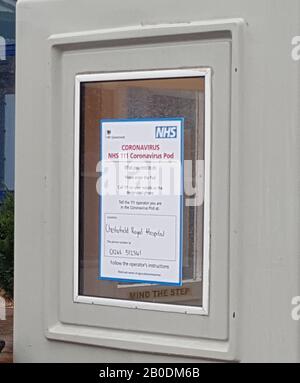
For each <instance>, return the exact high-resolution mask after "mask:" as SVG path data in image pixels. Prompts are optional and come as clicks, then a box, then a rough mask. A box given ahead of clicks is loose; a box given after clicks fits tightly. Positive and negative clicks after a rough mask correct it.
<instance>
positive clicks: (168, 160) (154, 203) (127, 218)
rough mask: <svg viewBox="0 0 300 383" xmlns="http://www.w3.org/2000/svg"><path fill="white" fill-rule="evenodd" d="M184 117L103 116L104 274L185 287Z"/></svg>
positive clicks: (101, 226) (101, 258)
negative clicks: (110, 117) (183, 238)
mask: <svg viewBox="0 0 300 383" xmlns="http://www.w3.org/2000/svg"><path fill="white" fill-rule="evenodd" d="M183 129H184V120H183V118H159V119H133V120H101V122H100V141H101V145H100V168H99V169H98V170H99V171H100V175H101V177H100V179H99V185H98V186H99V194H100V198H99V205H100V211H99V278H100V279H106V280H116V281H120V282H135V283H136V282H142V283H159V284H171V285H181V279H182V275H181V274H182V219H183V217H182V211H183V147H184V146H183V138H184V134H183Z"/></svg>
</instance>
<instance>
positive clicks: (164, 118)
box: [98, 117, 184, 286]
mask: <svg viewBox="0 0 300 383" xmlns="http://www.w3.org/2000/svg"><path fill="white" fill-rule="evenodd" d="M140 121H142V122H143V121H149V122H156V123H158V122H167V121H170V122H172V121H177V122H180V164H181V170H180V176H181V182H180V191H181V194H180V197H179V212H180V216H179V225H180V230H179V232H180V236H179V262H178V268H179V270H178V274H179V281H178V282H177V283H176V282H161V281H151V280H150V281H149V280H148V281H147V280H138V279H136V280H133V279H126V278H113V277H103V276H102V275H101V238H102V235H101V227H102V225H101V217H102V213H101V210H102V209H103V198H102V197H101V195H100V196H99V197H100V198H99V199H100V212H99V215H100V217H99V238H100V243H99V277H98V279H99V280H103V281H115V282H127V283H129V282H132V283H149V284H159V285H164V286H182V262H183V195H184V185H183V182H184V172H183V169H184V117H157V118H154V117H153V118H148V117H147V118H113V119H101V120H100V141H101V142H100V162H101V164H102V160H103V159H102V152H103V149H102V134H103V133H102V132H103V130H102V129H103V123H106V122H119V123H122V122H136V123H138V122H140Z"/></svg>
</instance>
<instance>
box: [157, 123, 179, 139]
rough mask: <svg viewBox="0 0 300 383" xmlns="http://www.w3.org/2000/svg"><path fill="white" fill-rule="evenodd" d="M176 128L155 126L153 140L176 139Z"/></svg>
mask: <svg viewBox="0 0 300 383" xmlns="http://www.w3.org/2000/svg"><path fill="white" fill-rule="evenodd" d="M176 137H177V126H156V127H155V138H176Z"/></svg>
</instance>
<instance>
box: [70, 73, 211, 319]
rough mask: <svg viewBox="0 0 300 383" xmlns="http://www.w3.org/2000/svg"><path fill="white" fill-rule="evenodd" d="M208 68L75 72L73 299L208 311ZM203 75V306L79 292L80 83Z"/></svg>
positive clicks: (207, 312)
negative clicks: (115, 297)
mask: <svg viewBox="0 0 300 383" xmlns="http://www.w3.org/2000/svg"><path fill="white" fill-rule="evenodd" d="M211 73H212V70H211V68H182V69H165V70H151V71H128V72H113V73H112V72H111V73H107V72H105V73H86V74H78V75H76V76H75V99H74V101H75V102H74V114H75V116H74V270H73V271H74V274H73V283H74V285H73V300H74V302H77V303H88V304H96V305H103V306H117V307H125V308H133V309H142V310H152V311H153V310H154V311H167V312H174V313H183V314H196V315H206V316H207V315H208V314H209V267H210V182H211V181H210V178H211V177H210V175H211ZM182 77H204V79H205V92H204V97H205V124H204V130H205V134H204V136H205V143H204V145H205V150H204V152H205V158H204V161H205V169H204V171H205V179H204V228H203V275H202V285H203V288H202V302H203V304H202V306H201V307H196V306H180V305H174V304H164V303H152V302H138V301H130V300H121V299H112V298H101V297H89V296H83V295H79V165H80V164H79V161H80V157H79V155H80V85H81V83H82V82H97V81H98V82H100V81H118V80H142V79H159V78H182Z"/></svg>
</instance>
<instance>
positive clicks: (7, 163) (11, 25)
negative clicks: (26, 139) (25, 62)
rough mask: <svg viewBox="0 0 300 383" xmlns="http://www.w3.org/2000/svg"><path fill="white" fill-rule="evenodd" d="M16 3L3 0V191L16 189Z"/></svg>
mask: <svg viewBox="0 0 300 383" xmlns="http://www.w3.org/2000/svg"><path fill="white" fill-rule="evenodd" d="M15 5H16V0H0V37H1V38H0V45H1V46H0V53H1V54H0V193H1V194H2V193H3V191H4V190H5V189H6V188H8V189H9V190H13V189H14V130H15V128H14V125H15V121H14V106H15ZM0 198H1V195H0Z"/></svg>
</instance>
